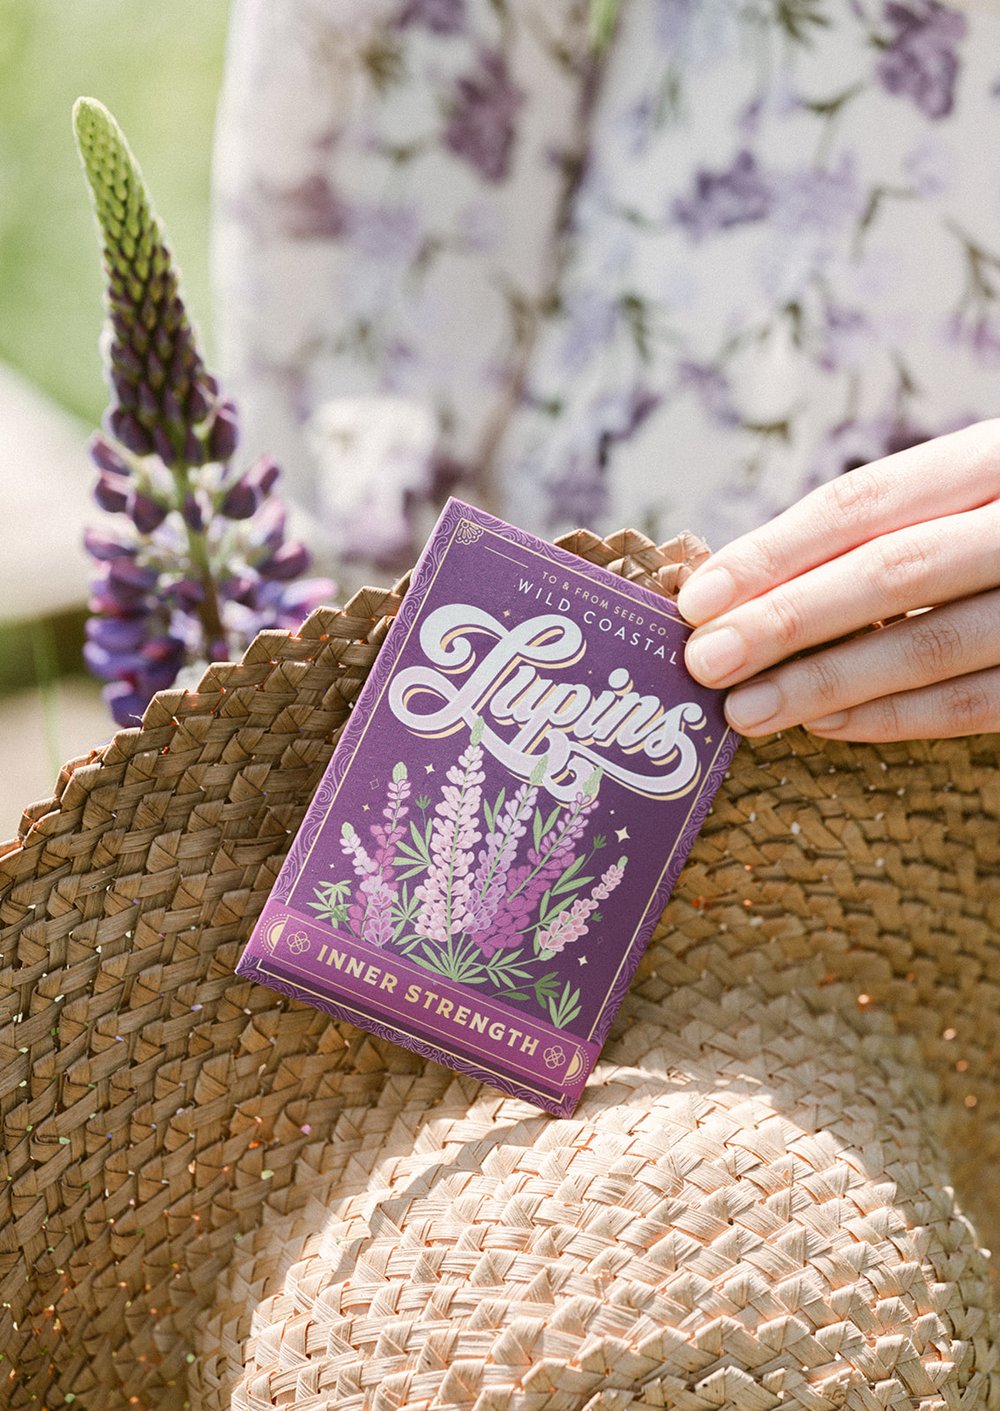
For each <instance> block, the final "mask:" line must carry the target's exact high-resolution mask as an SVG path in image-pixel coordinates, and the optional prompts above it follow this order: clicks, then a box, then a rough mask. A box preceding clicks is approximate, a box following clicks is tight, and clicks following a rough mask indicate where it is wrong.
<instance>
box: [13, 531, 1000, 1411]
mask: <svg viewBox="0 0 1000 1411" xmlns="http://www.w3.org/2000/svg"><path fill="white" fill-rule="evenodd" d="M560 542H561V543H562V544H563V546H564V547H567V548H570V549H572V550H574V551H576V552H578V553H580V554H582V555H583V556H584V557H586V558H588V559H590V560H592V561H596V562H599V563H602V564H604V565H605V566H606V567H609V568H611V569H612V570H614V571H616V572H618V573H622V574H625V575H626V576H628V577H629V578H633V579H636V580H637V581H639V582H641V583H644V584H645V585H646V586H648V587H653V588H659V589H660V590H661V591H664V592H668V593H669V592H672V591H674V589H675V588H676V586H677V583H678V581H679V579H680V578H681V577H682V576H683V574H684V571H685V567H684V563H685V560H690V559H691V557H692V555H696V554H697V552H698V550H697V546H696V545H695V544H694V543H693V541H691V540H690V539H686V538H682V539H681V540H678V541H674V542H673V543H672V544H671V545H665V546H661V547H660V548H656V547H655V546H654V545H653V544H651V543H650V541H649V540H647V539H645V538H644V537H643V536H642V535H639V534H636V533H634V532H631V531H625V532H622V533H620V534H617V535H614V536H613V537H612V538H610V539H608V540H606V541H604V540H601V539H599V538H597V537H596V536H594V535H592V534H589V533H586V532H583V531H581V532H578V533H576V534H574V535H570V536H567V537H565V538H564V539H562V540H561V541H560ZM405 589H406V579H405V578H404V579H403V580H401V581H400V582H399V583H397V584H396V586H395V587H394V588H393V589H391V590H389V591H384V590H379V589H374V588H366V589H363V590H362V591H361V592H360V593H358V594H357V595H356V596H355V597H354V598H352V599H351V601H350V602H349V603H348V604H347V605H346V606H345V607H344V608H343V609H342V610H340V611H336V610H333V609H330V610H321V611H319V612H316V613H314V614H313V615H312V616H311V617H310V618H309V620H308V621H307V622H306V623H305V625H304V626H303V628H302V630H301V632H300V634H299V635H298V636H297V637H289V636H287V635H286V634H283V633H278V632H269V633H264V634H262V635H261V636H260V637H259V638H258V639H257V640H256V641H255V642H254V643H253V645H252V646H251V647H250V649H249V651H248V652H247V653H246V656H245V657H244V659H243V661H242V662H240V663H239V664H238V665H223V666H213V667H212V668H211V669H210V670H209V671H208V673H207V674H206V676H205V678H204V680H203V681H202V683H201V686H200V688H199V690H198V691H197V693H188V694H184V693H181V692H177V691H174V692H164V693H162V694H161V695H159V696H157V697H156V698H155V699H154V700H153V702H152V703H151V705H150V706H149V708H148V710H147V711H146V715H145V717H144V720H143V724H142V727H141V729H135V730H127V731H125V732H123V733H122V734H119V735H118V736H116V738H115V739H114V740H113V742H112V743H111V744H110V745H108V746H106V747H105V748H104V749H102V750H100V751H97V752H96V753H94V754H92V755H91V756H90V757H89V758H87V759H83V760H77V761H75V762H74V763H72V764H70V765H67V766H66V768H65V769H64V770H63V772H62V774H61V775H60V778H59V781H58V784H57V787H56V792H55V797H53V798H52V799H47V800H45V801H44V802H43V803H40V804H38V805H35V806H34V807H32V808H30V809H28V810H27V812H26V813H25V815H24V819H23V822H22V825H21V830H20V834H19V836H18V838H17V839H15V840H14V841H13V842H12V843H10V844H8V845H7V846H6V848H0V941H2V945H0V964H2V976H0V1002H2V1005H3V1014H2V1019H0V1024H2V1026H3V1028H2V1036H0V1042H2V1049H0V1083H2V1112H3V1120H4V1133H5V1155H4V1157H3V1165H2V1166H0V1176H2V1178H3V1179H2V1181H0V1202H2V1206H0V1210H2V1213H0V1232H2V1245H0V1285H2V1293H0V1301H2V1308H0V1348H2V1350H3V1352H4V1360H3V1362H2V1363H0V1388H2V1390H0V1405H2V1406H3V1407H5V1408H6V1407H9V1408H21V1407H34V1408H39V1407H46V1408H51V1407H58V1406H61V1405H65V1404H75V1405H76V1406H77V1407H82V1408H85V1411H90V1408H94V1409H95V1411H97V1408H102V1411H104V1408H111V1411H113V1408H118V1407H127V1406H137V1407H140V1408H156V1411H173V1408H181V1407H184V1406H191V1407H194V1408H198V1411H219V1408H222V1407H224V1406H228V1405H230V1404H233V1405H235V1406H236V1407H241V1408H253V1411H264V1408H270V1407H279V1406H280V1407H295V1408H297V1411H306V1408H308V1411H314V1408H321V1407H336V1408H338V1409H339V1408H350V1409H351V1411H369V1408H371V1411H404V1408H405V1411H417V1408H420V1411H424V1408H426V1409H427V1411H431V1408H438V1407H468V1408H475V1411H507V1409H508V1408H510V1411H570V1409H571V1408H591V1407H593V1408H597V1407H602V1408H608V1411H611V1408H614V1411H619V1408H625V1407H634V1408H647V1407H648V1408H653V1407H656V1408H676V1411H708V1408H713V1409H714V1411H728V1409H729V1408H732V1411H768V1409H769V1408H771V1407H791V1408H796V1411H799V1408H802V1411H827V1408H833V1407H846V1408H852V1409H853V1411H876V1409H877V1408H878V1411H903V1408H906V1411H914V1408H919V1411H932V1408H933V1411H939V1408H949V1411H952V1409H954V1411H958V1408H961V1411H983V1409H984V1408H1000V1374H998V1371H997V1370H995V1369H996V1367H997V1348H998V1323H997V1312H996V1305H995V1302H994V1298H995V1294H994V1291H993V1284H992V1282H991V1273H990V1259H989V1255H988V1252H987V1250H986V1249H984V1247H983V1242H984V1241H985V1243H986V1244H989V1243H990V1242H992V1241H993V1240H994V1239H995V1238H997V1236H998V1235H1000V1193H998V1182H997V1175H996V1172H997V1170H998V1163H1000V1120H998V1106H1000V1103H998V1099H1000V1081H998V1076H997V1062H996V1060H997V1054H998V1049H1000V1044H998V1036H1000V940H998V931H1000V887H998V885H997V881H998V877H1000V830H998V826H997V825H998V821H1000V771H998V770H997V743H998V742H997V739H996V738H995V737H993V738H985V737H979V738H969V739H964V740H953V741H945V742H940V743H933V744H930V743H918V744H911V745H892V746H884V747H876V746H870V745H845V744H842V743H836V742H834V743H824V742H821V741H819V740H816V739H814V738H811V737H809V736H807V735H806V734H804V733H803V732H801V731H798V730H793V731H788V732H785V733H783V734H781V735H780V736H775V737H772V738H769V739H767V740H764V741H762V742H759V743H755V744H751V743H749V742H747V743H745V744H744V745H743V746H742V747H741V749H740V751H739V753H738V754H737V757H736V760H735V762H734V764H733V766H732V769H731V771H730V774H729V777H728V779H727V781H726V783H725V784H724V786H723V788H722V791H721V793H720V794H719V796H718V798H717V800H716V804H715V807H714V809H713V812H712V814H711V816H710V818H709V820H708V822H707V824H706V825H705V828H704V830H703V832H702V834H701V836H700V837H699V839H698V841H697V842H696V844H695V847H694V850H693V852H692V854H691V857H690V859H689V862H688V864H687V867H686V869H685V871H684V873H683V875H682V877H681V880H680V883H679V885H678V887H677V890H676V892H675V895H674V897H673V899H672V901H671V903H670V905H669V907H668V908H667V910H666V912H665V914H664V917H663V919H662V922H661V924H660V926H659V928H658V931H657V933H656V936H655V939H654V941H653V943H652V945H651V946H650V948H649V951H648V953H647V955H646V957H645V959H644V962H643V965H642V968H641V970H640V972H639V974H638V976H637V978H636V981H635V983H634V985H633V987H632V991H631V994H630V996H629V998H628V1000H627V1002H626V1004H625V1006H624V1009H623V1011H622V1014H621V1016H620V1018H619V1020H618V1022H617V1025H616V1028H615V1030H614V1032H613V1034H612V1037H611V1039H610V1040H609V1042H608V1045H607V1047H606V1049H605V1052H604V1056H603V1059H602V1061H601V1063H600V1065H599V1067H598V1069H597V1071H596V1072H595V1074H594V1076H593V1078H592V1079H591V1081H590V1083H589V1085H588V1087H587V1090H586V1092H585V1094H584V1098H583V1100H582V1102H581V1104H580V1106H579V1108H578V1109H577V1112H576V1113H575V1115H574V1116H573V1117H571V1118H566V1119H555V1118H553V1117H550V1116H546V1115H544V1114H541V1113H539V1112H537V1111H536V1110H535V1109H533V1108H531V1107H529V1106H527V1105H526V1104H524V1103H522V1102H520V1101H516V1100H513V1099H510V1098H504V1097H502V1096H500V1095H499V1094H498V1093H496V1092H495V1091H494V1090H493V1089H491V1088H487V1087H482V1086H479V1085H477V1084H476V1083H474V1082H471V1081H469V1080H467V1079H464V1078H461V1077H458V1076H456V1075H455V1074H453V1073H451V1072H450V1071H448V1070H446V1069H444V1068H440V1067H438V1066H436V1065H434V1064H432V1063H428V1062H425V1061H423V1060H421V1059H419V1058H417V1057H416V1056H415V1055H412V1054H410V1053H407V1052H405V1051H403V1050H402V1049H399V1048H396V1047H393V1046H392V1045H389V1044H386V1043H382V1042H380V1041H377V1040H375V1039H373V1038H371V1037H369V1036H368V1035H366V1034H364V1033H362V1032H360V1031H358V1030H356V1029H352V1028H351V1027H350V1026H349V1025H346V1024H339V1023H335V1022H333V1021H332V1020H330V1019H329V1018H328V1017H327V1016H326V1015H324V1014H321V1013H319V1012H318V1011H316V1010H313V1009H310V1008H308V1007H306V1006H305V1005H302V1004H299V1003H296V1002H294V1001H289V1000H286V999H284V998H283V997H281V996H279V995H277V994H276V993H275V992H274V991H272V990H269V989H264V988H262V987H257V986H254V985H252V984H251V983H249V982H247V981H244V980H241V979H237V978H235V977H234V975H233V967H234V965H235V962H236V960H237V958H238V956H239V954H240V952H241V949H242V947H243V944H244V942H245V940H246V938H247V936H248V934H249V932H250V929H251V927H252V924H253V921H254V919H255V916H256V915H257V913H258V911H259V910H260V908H261V906H262V905H263V902H264V900H265V898H266V896H267V893H268V890H269V888H270V886H271V883H272V881H273V879H274V877H275V875H276V873H277V870H278V867H279V864H280V862H281V859H282V857H283V855H284V853H285V851H286V848H287V846H288V844H289V842H290V839H291V836H292V834H293V833H294V831H295V829H296V827H297V825H298V823H299V820H300V819H301V817H302V814H303V811H304V809H305V806H306V803H307V801H308V799H309V796H310V793H311V791H312V790H313V788H314V787H315V785H316V783H317V781H318V779H319V777H320V774H321V772H322V770H323V768H324V766H325V764H326V762H327V760H328V758H329V755H330V752H331V748H332V746H333V744H334V742H335V740H336V738H337V735H338V732H339V730H340V728H341V726H342V725H343V722H344V720H345V718H346V716H347V713H348V711H349V708H350V705H351V702H352V701H353V700H354V699H355V697H356V696H357V694H358V691H359V689H360V687H361V685H362V683H363V681H364V679H365V675H366V673H367V671H368V670H369V668H370V666H371V664H372V661H373V659H374V657H375V654H376V653H377V651H378V649H379V645H380V643H381V642H382V640H383V639H384V636H385V632H386V630H387V627H388V625H389V622H390V620H391V617H392V615H393V614H394V613H395V611H396V610H397V608H398V606H399V603H400V599H401V596H402V594H403V593H404V591H405ZM956 1192H957V1194H956Z"/></svg>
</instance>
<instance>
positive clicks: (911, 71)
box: [875, 0, 966, 119]
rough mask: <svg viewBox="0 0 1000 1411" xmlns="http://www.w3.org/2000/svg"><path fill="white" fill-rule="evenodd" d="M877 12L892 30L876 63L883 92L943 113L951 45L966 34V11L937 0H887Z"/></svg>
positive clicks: (951, 87) (948, 103)
mask: <svg viewBox="0 0 1000 1411" xmlns="http://www.w3.org/2000/svg"><path fill="white" fill-rule="evenodd" d="M882 14H883V18H884V19H885V21H886V22H887V24H889V26H890V27H891V29H892V34H891V35H890V36H889V37H888V39H886V40H885V41H884V45H885V47H884V52H883V54H882V57H881V58H880V59H879V61H878V64H877V65H876V68H875V72H876V75H877V77H878V79H879V82H880V83H881V84H882V85H883V87H884V88H885V89H886V90H887V92H889V93H894V94H897V95H898V96H900V97H904V98H910V99H912V101H913V102H914V103H916V105H917V107H918V108H919V109H920V111H921V112H922V113H925V114H926V116H927V117H929V118H935V119H940V118H944V117H947V116H948V114H949V113H950V112H951V110H952V108H953V106H954V102H955V81H956V79H957V77H958V71H959V59H958V55H957V54H956V52H955V49H956V46H957V45H959V44H960V43H961V41H962V40H963V39H964V38H965V31H966V20H965V16H964V15H961V14H959V13H958V12H957V11H956V10H952V9H949V8H948V7H947V6H945V5H939V4H938V3H937V0H916V3H911V4H909V5H901V4H899V3H897V0H887V3H886V4H885V5H884V7H883V10H882Z"/></svg>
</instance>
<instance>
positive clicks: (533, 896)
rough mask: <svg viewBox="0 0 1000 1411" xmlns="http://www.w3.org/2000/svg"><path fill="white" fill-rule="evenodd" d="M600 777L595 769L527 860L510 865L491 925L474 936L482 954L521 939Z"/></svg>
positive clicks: (567, 853) (593, 801) (571, 847)
mask: <svg viewBox="0 0 1000 1411" xmlns="http://www.w3.org/2000/svg"><path fill="white" fill-rule="evenodd" d="M600 780H601V771H600V770H599V769H595V770H594V772H593V773H592V774H591V776H590V778H589V779H587V781H586V783H585V784H584V786H583V789H582V790H581V791H580V793H578V794H577V795H576V797H575V799H574V800H573V801H572V803H571V804H570V805H569V806H568V807H567V808H566V809H565V810H564V812H563V813H562V814H561V815H560V817H559V818H558V819H557V820H556V822H555V823H554V825H553V826H552V828H550V829H549V831H548V833H546V834H545V835H544V836H543V837H542V839H541V840H540V842H539V845H538V847H537V848H536V847H531V848H529V850H528V861H527V862H525V863H521V864H520V866H518V867H512V868H511V870H510V872H509V873H508V875H507V892H506V895H505V896H504V897H502V898H501V901H500V905H499V907H498V909H497V913H496V916H495V918H494V921H493V925H492V926H491V928H490V930H489V931H487V932H485V933H484V934H483V935H482V936H477V937H476V940H477V942H478V943H479V946H480V948H481V949H482V951H483V954H484V955H487V956H490V955H493V954H494V953H495V952H496V951H498V950H511V949H513V947H515V946H518V945H520V944H521V942H522V941H523V940H524V938H525V935H526V933H527V932H528V930H529V929H530V927H531V924H532V921H533V919H534V917H535V916H536V914H537V911H538V906H539V903H540V902H541V899H542V897H543V896H544V895H545V893H546V892H547V891H548V889H549V887H551V886H552V884H553V883H554V882H555V881H557V880H558V878H559V876H560V875H561V873H562V872H563V869H564V868H566V867H568V866H569V865H570V863H571V862H572V861H573V857H574V851H575V847H576V844H577V842H578V841H579V840H580V838H581V837H582V836H583V834H584V832H585V830H586V827H587V823H588V821H589V818H590V815H591V814H592V813H593V811H594V809H595V808H596V807H597V790H598V787H599V785H600Z"/></svg>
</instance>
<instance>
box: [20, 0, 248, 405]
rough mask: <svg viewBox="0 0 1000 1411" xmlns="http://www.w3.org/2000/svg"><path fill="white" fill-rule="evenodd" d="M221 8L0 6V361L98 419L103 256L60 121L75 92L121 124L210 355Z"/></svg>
mask: <svg viewBox="0 0 1000 1411" xmlns="http://www.w3.org/2000/svg"><path fill="white" fill-rule="evenodd" d="M227 10H228V6H227V5H226V4H224V3H221V0H219V3H212V0H169V3H167V4H156V3H151V0H0V311H2V312H0V359H3V360H4V361H6V362H8V363H10V364H11V365H12V366H14V367H16V368H19V369H20V370H21V371H23V372H24V373H25V374H26V375H27V376H28V377H30V378H31V379H32V380H33V381H34V382H36V383H37V384H38V385H39V386H40V387H42V388H43V389H44V390H45V391H47V392H48V393H50V394H51V395H52V396H53V397H55V398H56V400H57V401H59V402H60V403H62V404H63V405H64V406H66V407H67V408H69V409H70V410H71V411H73V412H76V413H77V414H78V415H80V416H83V417H85V418H86V419H87V420H88V421H95V420H96V419H97V418H98V417H99V416H100V413H101V411H102V410H103V407H104V394H103V387H102V383H101V368H100V361H99V358H98V353H97V338H98V334H99V332H100V325H101V279H100V260H99V254H98V247H97V243H96V236H95V231H94V227H93V223H92V220H91V215H90V207H89V204H88V197H87V189H86V186H85V184H84V180H83V176H82V173H81V171H80V167H79V163H78V161H77V156H76V150H75V147H74V144H73V137H72V132H71V128H70V111H71V109H72V106H73V101H74V99H75V98H77V97H78V96H79V95H80V94H81V93H86V94H90V95H91V96H93V97H95V98H100V99H101V100H102V102H104V103H106V104H107V106H108V107H109V108H110V109H111V111H112V112H113V113H114V114H115V116H116V117H117V118H118V121H119V122H120V123H121V125H122V127H123V128H124V130H125V133H126V135H127V137H128V139H129V141H130V143H131V145H132V149H133V151H134V152H135V154H136V156H137V157H138V159H139V163H140V165H141V166H142V168H143V172H144V174H145V176H146V180H147V182H148V183H149V186H150V189H151V190H152V192H153V197H154V200H155V202H156V205H157V209H158V211H159V213H160V215H161V217H162V219H163V221H164V223H165V225H166V227H167V230H168V232H169V234H170V236H171V240H172V244H173V247H174V250H175V252H176V254H177V257H178V259H179V261H180V265H181V268H182V270H183V271H184V279H185V290H186V293H187V298H188V305H189V308H190V311H191V313H192V314H193V316H194V318H195V320H196V322H197V324H198V326H199V328H200V330H201V332H202V334H203V336H204V341H205V343H206V344H207V345H208V348H209V352H211V342H212V340H211V305H210V296H209V287H208V201H209V173H210V167H211V155H212V123H213V118H214V111H215V104H216V99H217V96H218V91H219V85H220V83H221V78H222V60H223V49H224V40H225V27H226V18H227Z"/></svg>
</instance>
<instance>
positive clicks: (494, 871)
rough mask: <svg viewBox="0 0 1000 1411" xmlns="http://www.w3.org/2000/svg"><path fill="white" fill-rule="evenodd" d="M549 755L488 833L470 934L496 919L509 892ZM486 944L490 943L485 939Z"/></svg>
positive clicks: (475, 882) (477, 933)
mask: <svg viewBox="0 0 1000 1411" xmlns="http://www.w3.org/2000/svg"><path fill="white" fill-rule="evenodd" d="M547 767H548V758H547V756H543V758H542V759H540V760H539V761H538V763H537V764H536V765H535V768H534V769H533V770H532V773H531V777H530V779H529V780H528V782H527V783H526V784H522V785H520V787H519V788H518V789H517V790H516V791H515V793H514V796H513V798H510V799H508V800H507V801H506V803H505V804H504V806H503V809H502V810H501V811H500V812H499V814H498V816H497V817H496V818H495V819H494V824H493V828H492V830H491V831H490V832H489V833H487V835H486V846H485V848H482V849H481V850H480V853H479V857H478V859H477V863H476V874H475V877H474V878H473V884H472V885H473V902H472V906H471V908H470V913H469V926H468V930H469V934H470V935H473V936H476V938H477V939H479V938H480V937H481V933H483V932H484V931H487V930H488V929H489V927H490V926H491V924H492V922H493V918H494V916H495V915H496V913H497V909H498V908H499V906H500V902H501V901H502V900H503V897H504V896H505V894H506V892H507V886H508V877H509V875H510V870H511V868H512V866H513V863H514V857H515V855H516V853H517V845H518V843H519V842H520V840H521V838H523V837H524V834H525V833H526V832H527V829H528V819H529V818H530V817H531V815H532V812H533V811H534V807H535V802H536V800H537V798H538V788H539V785H540V784H541V782H542V780H543V779H544V778H545V771H546V768H547ZM486 944H487V947H488V946H489V942H488V940H487V942H486Z"/></svg>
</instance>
